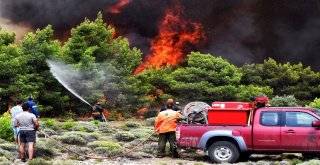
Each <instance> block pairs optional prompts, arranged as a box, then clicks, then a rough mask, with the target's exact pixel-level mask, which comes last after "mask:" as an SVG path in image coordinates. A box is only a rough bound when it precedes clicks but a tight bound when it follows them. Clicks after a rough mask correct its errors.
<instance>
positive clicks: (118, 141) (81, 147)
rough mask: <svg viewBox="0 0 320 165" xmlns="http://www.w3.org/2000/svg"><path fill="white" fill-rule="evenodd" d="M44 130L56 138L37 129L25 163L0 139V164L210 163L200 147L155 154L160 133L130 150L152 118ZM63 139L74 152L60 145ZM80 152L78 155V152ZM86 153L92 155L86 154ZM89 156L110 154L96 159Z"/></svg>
mask: <svg viewBox="0 0 320 165" xmlns="http://www.w3.org/2000/svg"><path fill="white" fill-rule="evenodd" d="M40 124H41V130H42V131H44V132H45V133H46V134H48V135H49V136H50V137H52V138H54V139H55V140H57V141H56V142H55V141H53V140H52V139H50V138H49V137H46V136H45V135H44V134H42V133H41V131H38V133H37V136H38V139H37V144H36V153H35V155H36V156H35V159H33V160H32V161H28V162H27V163H22V162H21V161H20V160H19V159H17V158H18V155H17V154H18V153H17V149H16V145H15V144H14V143H13V142H7V141H4V140H1V139H0V143H1V144H0V165H5V164H17V165H19V164H31V165H32V164H38V165H39V164H43V165H49V164H54V165H67V164H68V165H69V164H81V165H82V164H83V165H87V164H88V165H89V164H90V165H91V164H112V165H118V164H119V165H131V164H132V165H135V164H136V165H138V164H139V165H140V164H146V165H147V164H150V165H151V164H152V165H153V164H155V165H174V164H178V165H182V164H183V165H184V164H187V165H188V164H190V165H205V164H211V162H210V161H209V159H208V158H207V156H205V154H204V153H203V152H202V151H200V150H193V149H180V150H179V152H180V158H178V159H173V158H170V157H169V156H167V157H164V158H155V157H154V155H155V153H156V148H157V136H156V135H154V136H151V138H150V140H149V141H147V142H146V143H144V144H143V145H141V146H140V147H138V148H136V150H134V151H132V152H129V151H131V150H130V149H132V148H133V147H135V146H136V145H137V144H139V143H141V142H143V141H144V140H145V139H146V138H147V137H149V135H150V134H151V133H152V132H153V127H152V125H153V119H148V120H144V121H123V122H108V123H100V122H96V121H72V120H69V121H56V120H54V119H43V120H41V122H40ZM57 143H61V144H62V145H63V146H64V147H66V148H67V149H69V150H71V151H74V152H76V153H72V152H70V151H67V150H66V149H63V148H61V146H59V145H58V144H57ZM77 154H79V155H80V156H79V155H77ZM86 156H89V157H87V158H86ZM90 157H107V158H105V159H95V158H90ZM236 164H238V165H247V164H249V165H269V164H270V165H293V164H312V165H316V164H320V160H317V159H311V160H306V159H304V158H303V157H302V156H301V154H281V155H256V154H254V155H252V156H251V157H250V158H249V160H248V161H246V162H239V163H236Z"/></svg>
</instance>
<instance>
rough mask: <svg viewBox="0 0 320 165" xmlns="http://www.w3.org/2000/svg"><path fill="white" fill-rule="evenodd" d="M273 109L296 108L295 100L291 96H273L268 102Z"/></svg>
mask: <svg viewBox="0 0 320 165" xmlns="http://www.w3.org/2000/svg"><path fill="white" fill-rule="evenodd" d="M269 104H271V106H273V107H298V106H299V104H298V103H297V100H296V98H295V97H294V96H293V95H284V96H275V97H273V98H271V99H270V100H269Z"/></svg>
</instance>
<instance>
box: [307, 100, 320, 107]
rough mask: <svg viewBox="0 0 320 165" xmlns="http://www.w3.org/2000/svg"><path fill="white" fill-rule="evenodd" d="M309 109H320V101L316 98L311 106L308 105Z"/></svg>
mask: <svg viewBox="0 0 320 165" xmlns="http://www.w3.org/2000/svg"><path fill="white" fill-rule="evenodd" d="M307 107H311V108H317V109H320V99H319V98H315V99H314V100H313V101H312V102H310V104H309V105H307Z"/></svg>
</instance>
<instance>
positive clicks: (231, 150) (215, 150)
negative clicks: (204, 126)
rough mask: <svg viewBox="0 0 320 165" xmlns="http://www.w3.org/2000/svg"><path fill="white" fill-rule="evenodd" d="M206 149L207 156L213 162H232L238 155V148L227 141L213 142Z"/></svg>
mask: <svg viewBox="0 0 320 165" xmlns="http://www.w3.org/2000/svg"><path fill="white" fill-rule="evenodd" d="M208 151H209V152H208V156H209V158H210V160H211V161H212V162H214V163H234V162H236V161H237V160H238V159H239V156H240V153H239V150H238V148H237V147H236V146H235V145H234V144H233V143H231V142H228V141H218V142H215V143H213V144H212V145H211V146H210V147H209V150H208Z"/></svg>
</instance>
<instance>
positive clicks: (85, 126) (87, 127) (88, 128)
mask: <svg viewBox="0 0 320 165" xmlns="http://www.w3.org/2000/svg"><path fill="white" fill-rule="evenodd" d="M97 128H98V127H97V126H95V125H93V124H92V123H85V122H78V125H77V126H75V127H74V130H75V131H81V132H94V131H95V130H96V129H97Z"/></svg>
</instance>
